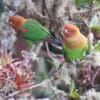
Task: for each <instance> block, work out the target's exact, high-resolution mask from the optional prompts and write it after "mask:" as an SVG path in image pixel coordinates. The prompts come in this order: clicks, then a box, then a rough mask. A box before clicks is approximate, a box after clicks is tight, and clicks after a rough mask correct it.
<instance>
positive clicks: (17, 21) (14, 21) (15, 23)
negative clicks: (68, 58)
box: [9, 15, 25, 30]
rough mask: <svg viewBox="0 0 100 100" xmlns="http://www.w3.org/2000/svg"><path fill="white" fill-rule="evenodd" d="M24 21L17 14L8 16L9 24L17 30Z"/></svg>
mask: <svg viewBox="0 0 100 100" xmlns="http://www.w3.org/2000/svg"><path fill="white" fill-rule="evenodd" d="M24 22H25V18H24V17H22V16H19V15H15V16H11V17H10V18H9V24H10V25H11V26H12V27H13V28H14V29H15V30H19V28H20V27H21V25H22V24H23V23H24Z"/></svg>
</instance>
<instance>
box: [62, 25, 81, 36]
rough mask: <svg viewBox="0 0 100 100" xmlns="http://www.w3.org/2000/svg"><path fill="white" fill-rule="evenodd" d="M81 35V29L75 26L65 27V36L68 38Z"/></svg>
mask: <svg viewBox="0 0 100 100" xmlns="http://www.w3.org/2000/svg"><path fill="white" fill-rule="evenodd" d="M78 34H80V31H79V28H78V27H77V26H76V25H74V24H67V25H64V32H63V35H64V36H65V37H66V38H67V37H73V36H75V35H78Z"/></svg>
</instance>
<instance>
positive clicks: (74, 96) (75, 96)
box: [69, 90, 80, 100]
mask: <svg viewBox="0 0 100 100" xmlns="http://www.w3.org/2000/svg"><path fill="white" fill-rule="evenodd" d="M69 96H70V97H71V98H73V99H74V100H79V99H80V95H79V93H78V91H77V90H74V91H73V92H71V93H70V94H69Z"/></svg>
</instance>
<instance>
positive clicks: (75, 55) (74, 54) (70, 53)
mask: <svg viewBox="0 0 100 100" xmlns="http://www.w3.org/2000/svg"><path fill="white" fill-rule="evenodd" d="M85 51H86V48H78V49H74V50H73V49H70V48H68V47H67V46H66V45H65V44H64V43H63V54H64V57H65V59H66V60H68V61H72V60H76V59H79V58H81V57H82V56H84V55H85Z"/></svg>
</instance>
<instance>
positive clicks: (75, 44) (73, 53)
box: [62, 24, 88, 61]
mask: <svg viewBox="0 0 100 100" xmlns="http://www.w3.org/2000/svg"><path fill="white" fill-rule="evenodd" d="M62 47H63V53H64V57H65V59H66V60H67V61H73V60H77V59H79V58H81V57H83V56H84V54H85V52H86V50H87V48H88V41H87V38H86V37H85V36H84V35H83V34H82V33H81V32H80V30H79V28H78V27H77V26H76V25H73V24H67V25H64V32H63V34H62Z"/></svg>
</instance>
